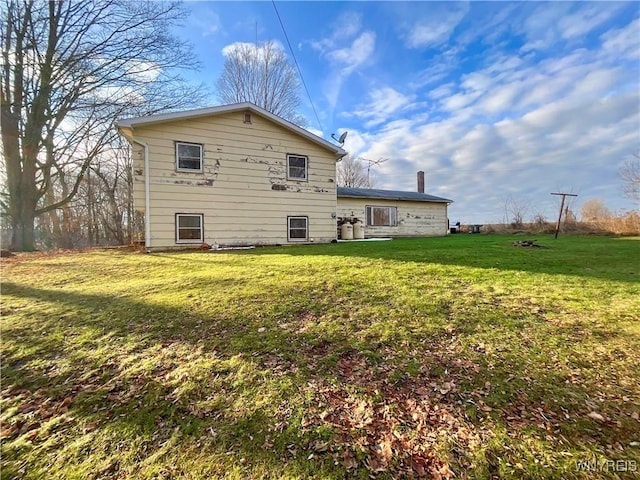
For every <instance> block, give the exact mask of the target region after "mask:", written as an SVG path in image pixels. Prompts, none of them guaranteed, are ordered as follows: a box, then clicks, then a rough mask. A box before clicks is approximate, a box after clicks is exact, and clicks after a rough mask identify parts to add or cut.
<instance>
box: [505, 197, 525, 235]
mask: <svg viewBox="0 0 640 480" xmlns="http://www.w3.org/2000/svg"><path fill="white" fill-rule="evenodd" d="M530 205H531V203H530V202H529V201H528V200H516V199H514V198H513V197H512V196H511V195H509V196H508V197H507V199H506V200H505V202H504V213H505V223H510V224H511V226H512V227H514V228H521V227H522V226H523V225H524V217H525V216H526V215H527V212H528V211H529V210H530Z"/></svg>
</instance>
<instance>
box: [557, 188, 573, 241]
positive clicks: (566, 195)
mask: <svg viewBox="0 0 640 480" xmlns="http://www.w3.org/2000/svg"><path fill="white" fill-rule="evenodd" d="M551 195H562V202H561V203H560V214H559V215H558V223H556V233H555V234H554V235H553V238H558V232H559V231H560V221H561V220H562V209H563V208H564V199H565V198H567V197H577V196H578V195H576V194H575V193H552V194H551ZM568 208H569V207H567V209H568ZM565 216H566V214H565Z"/></svg>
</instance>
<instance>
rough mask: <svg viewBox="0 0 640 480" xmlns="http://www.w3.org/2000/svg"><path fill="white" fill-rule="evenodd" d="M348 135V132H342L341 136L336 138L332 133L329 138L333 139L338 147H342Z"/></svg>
mask: <svg viewBox="0 0 640 480" xmlns="http://www.w3.org/2000/svg"><path fill="white" fill-rule="evenodd" d="M348 134H349V132H342V135H340V138H336V134H335V133H332V134H331V138H333V139H334V140H335V141H336V142H338V143H339V144H340V146H342V145H344V141H345V140H346V139H347V135H348Z"/></svg>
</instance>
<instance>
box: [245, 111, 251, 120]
mask: <svg viewBox="0 0 640 480" xmlns="http://www.w3.org/2000/svg"><path fill="white" fill-rule="evenodd" d="M244 123H251V114H250V113H248V112H246V113H245V114H244Z"/></svg>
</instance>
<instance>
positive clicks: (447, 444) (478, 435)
mask: <svg viewBox="0 0 640 480" xmlns="http://www.w3.org/2000/svg"><path fill="white" fill-rule="evenodd" d="M337 371H338V375H339V378H338V381H337V382H328V381H326V380H324V379H318V380H313V381H311V382H309V383H308V384H307V386H306V392H305V393H307V394H308V395H311V396H312V398H313V399H314V402H315V403H316V407H311V408H310V409H309V410H308V412H307V417H306V419H305V425H304V426H305V427H306V428H308V429H310V430H313V429H314V428H317V429H324V430H327V429H329V430H330V431H332V432H333V433H334V434H333V436H332V438H331V439H330V440H329V441H322V442H317V441H315V442H311V444H310V445H309V449H310V450H311V451H312V452H316V453H324V454H330V455H331V456H332V457H333V460H334V462H335V463H337V464H342V465H343V466H344V468H345V469H347V470H354V469H357V468H365V469H367V470H368V471H369V473H370V476H372V477H375V476H376V475H377V474H380V473H382V472H388V473H389V474H391V475H393V476H398V477H401V478H434V479H448V478H453V477H454V473H453V471H452V468H451V465H450V461H451V460H452V457H451V452H452V451H453V452H455V453H454V454H453V455H455V461H456V462H457V463H458V464H464V463H466V462H469V461H470V459H467V458H465V456H466V453H468V452H470V451H472V450H474V449H475V448H476V447H477V446H479V445H480V444H481V443H483V442H484V440H485V432H484V431H483V430H482V429H479V428H477V427H475V426H473V425H471V424H470V423H468V422H466V421H465V415H464V412H463V405H462V402H461V401H459V399H458V397H457V396H455V392H456V391H457V385H456V380H455V379H454V378H453V376H452V377H451V378H450V379H449V380H447V381H444V382H443V381H440V380H438V381H434V380H433V379H430V378H429V376H428V375H420V376H417V377H413V378H411V379H410V380H402V381H400V382H393V381H391V380H390V376H389V373H390V372H389V371H388V369H387V368H385V367H384V366H382V367H380V366H376V368H373V367H372V366H371V365H369V364H368V363H367V361H366V359H365V358H363V357H362V356H360V355H359V354H357V353H353V352H351V353H347V354H344V355H343V356H342V357H341V358H340V359H339V361H338V364H337Z"/></svg>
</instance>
